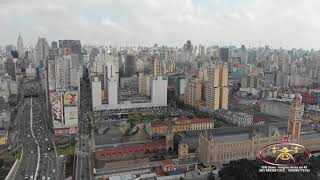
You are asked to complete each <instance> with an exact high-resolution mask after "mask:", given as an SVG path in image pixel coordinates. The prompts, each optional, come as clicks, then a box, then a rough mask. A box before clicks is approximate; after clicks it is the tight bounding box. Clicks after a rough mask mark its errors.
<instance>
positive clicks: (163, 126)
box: [146, 118, 214, 136]
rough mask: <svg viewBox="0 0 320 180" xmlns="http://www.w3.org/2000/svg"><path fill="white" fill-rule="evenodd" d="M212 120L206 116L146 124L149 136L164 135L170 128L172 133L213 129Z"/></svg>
mask: <svg viewBox="0 0 320 180" xmlns="http://www.w3.org/2000/svg"><path fill="white" fill-rule="evenodd" d="M213 128H214V122H213V120H212V119H208V118H193V119H177V120H175V121H171V120H166V121H151V122H149V123H148V124H147V125H146V129H147V132H148V133H149V134H150V135H151V136H159V135H165V134H167V133H168V132H169V130H172V131H173V132H174V133H179V132H183V131H195V130H205V129H213Z"/></svg>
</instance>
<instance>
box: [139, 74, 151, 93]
mask: <svg viewBox="0 0 320 180" xmlns="http://www.w3.org/2000/svg"><path fill="white" fill-rule="evenodd" d="M138 78H139V79H138V81H139V94H142V95H146V96H150V95H151V94H150V93H151V76H149V75H144V74H143V73H139V77H138Z"/></svg>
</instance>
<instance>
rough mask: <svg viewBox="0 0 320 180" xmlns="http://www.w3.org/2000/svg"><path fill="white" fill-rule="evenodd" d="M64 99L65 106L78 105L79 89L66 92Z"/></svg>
mask: <svg viewBox="0 0 320 180" xmlns="http://www.w3.org/2000/svg"><path fill="white" fill-rule="evenodd" d="M63 100H64V105H65V106H77V104H78V92H77V91H69V92H65V94H64V99H63Z"/></svg>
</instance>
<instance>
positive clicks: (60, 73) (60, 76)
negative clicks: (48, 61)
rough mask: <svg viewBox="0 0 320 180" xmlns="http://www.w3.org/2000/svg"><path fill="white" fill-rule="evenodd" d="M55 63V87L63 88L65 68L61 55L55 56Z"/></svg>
mask: <svg viewBox="0 0 320 180" xmlns="http://www.w3.org/2000/svg"><path fill="white" fill-rule="evenodd" d="M54 65H55V70H54V72H55V79H56V80H55V81H56V89H65V88H66V86H65V85H66V77H65V76H66V70H65V61H64V59H63V58H62V57H56V58H55V60H54Z"/></svg>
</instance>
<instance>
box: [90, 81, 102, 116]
mask: <svg viewBox="0 0 320 180" xmlns="http://www.w3.org/2000/svg"><path fill="white" fill-rule="evenodd" d="M91 88H92V109H93V110H94V109H96V107H99V106H101V105H102V99H101V81H99V78H98V77H94V80H93V82H92V84H91Z"/></svg>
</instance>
